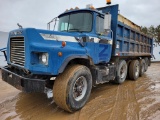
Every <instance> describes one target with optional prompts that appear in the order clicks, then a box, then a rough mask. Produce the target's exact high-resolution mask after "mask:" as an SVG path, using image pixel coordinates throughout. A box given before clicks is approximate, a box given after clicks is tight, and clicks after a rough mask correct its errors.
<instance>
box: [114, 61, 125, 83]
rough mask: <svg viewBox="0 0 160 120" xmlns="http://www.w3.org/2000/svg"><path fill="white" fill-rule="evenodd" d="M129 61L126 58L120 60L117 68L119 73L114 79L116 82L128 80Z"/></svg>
mask: <svg viewBox="0 0 160 120" xmlns="http://www.w3.org/2000/svg"><path fill="white" fill-rule="evenodd" d="M127 71H128V70H127V63H126V61H125V60H121V61H120V62H119V66H118V69H117V75H116V78H115V80H114V82H115V83H117V84H121V83H123V82H124V81H125V80H126V77H127Z"/></svg>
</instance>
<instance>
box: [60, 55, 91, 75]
mask: <svg viewBox="0 0 160 120" xmlns="http://www.w3.org/2000/svg"><path fill="white" fill-rule="evenodd" d="M76 58H82V59H86V60H89V57H88V56H81V55H76V56H70V57H68V58H67V59H65V60H64V62H63V64H62V65H61V67H60V68H59V70H58V73H62V72H63V71H64V69H65V68H66V66H67V65H68V63H69V62H70V61H71V60H73V59H76Z"/></svg>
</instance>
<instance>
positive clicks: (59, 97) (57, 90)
mask: <svg viewBox="0 0 160 120" xmlns="http://www.w3.org/2000/svg"><path fill="white" fill-rule="evenodd" d="M91 89H92V76H91V73H90V70H89V69H88V68H87V67H86V66H83V65H74V66H69V67H68V68H67V69H66V70H65V71H64V72H63V73H62V74H60V75H59V76H58V77H57V78H56V80H55V82H54V87H53V98H54V101H55V103H56V104H57V105H58V106H59V107H61V108H62V109H64V110H66V111H68V112H74V111H77V110H79V109H81V108H82V107H83V106H84V105H85V104H86V102H87V100H88V99H89V96H90V93H91Z"/></svg>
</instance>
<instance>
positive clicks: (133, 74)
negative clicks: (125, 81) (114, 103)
mask: <svg viewBox="0 0 160 120" xmlns="http://www.w3.org/2000/svg"><path fill="white" fill-rule="evenodd" d="M139 70H140V65H139V61H138V60H133V61H131V64H130V66H129V78H130V79H132V80H136V79H137V78H138V77H139Z"/></svg>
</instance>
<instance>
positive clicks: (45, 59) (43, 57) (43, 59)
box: [39, 53, 48, 65]
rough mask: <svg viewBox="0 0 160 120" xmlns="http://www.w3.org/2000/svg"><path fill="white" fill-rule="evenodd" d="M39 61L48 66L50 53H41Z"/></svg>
mask: <svg viewBox="0 0 160 120" xmlns="http://www.w3.org/2000/svg"><path fill="white" fill-rule="evenodd" d="M39 60H40V62H41V63H42V64H44V65H48V53H41V54H40V55H39Z"/></svg>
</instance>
